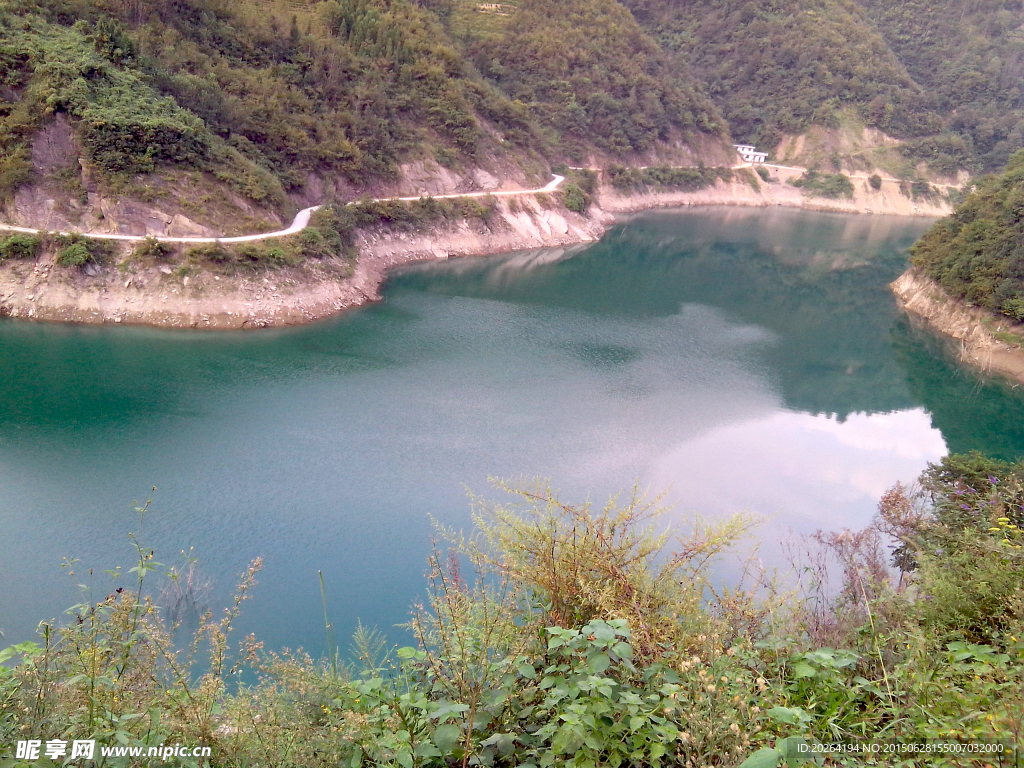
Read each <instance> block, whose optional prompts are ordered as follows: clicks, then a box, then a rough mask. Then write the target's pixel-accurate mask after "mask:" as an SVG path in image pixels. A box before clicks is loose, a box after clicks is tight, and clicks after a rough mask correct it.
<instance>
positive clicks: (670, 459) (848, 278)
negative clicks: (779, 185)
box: [0, 209, 1024, 652]
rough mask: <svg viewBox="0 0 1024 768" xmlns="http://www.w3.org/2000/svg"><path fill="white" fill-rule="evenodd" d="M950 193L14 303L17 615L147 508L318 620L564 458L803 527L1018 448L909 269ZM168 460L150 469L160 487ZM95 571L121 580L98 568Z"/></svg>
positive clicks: (89, 561) (158, 471)
mask: <svg viewBox="0 0 1024 768" xmlns="http://www.w3.org/2000/svg"><path fill="white" fill-rule="evenodd" d="M926 225H927V222H919V221H912V220H907V219H895V218H886V217H867V216H864V217H856V216H854V217H844V216H838V215H826V214H812V213H804V212H799V211H780V210H742V209H706V210H694V211H687V212H683V213H659V214H651V215H645V216H642V217H639V218H637V219H635V220H633V221H632V222H630V223H628V224H625V225H623V226H620V227H618V228H617V229H615V230H613V231H612V232H610V233H609V234H608V236H607V237H606V238H605V239H604V240H602V241H601V242H600V243H598V244H596V245H593V246H591V247H589V248H580V249H576V250H573V251H570V252H563V251H557V250H546V251H538V252H535V253H528V254H514V255H510V256H501V257H492V258H487V259H464V260H458V261H451V262H438V263H432V264H428V265H422V266H419V267H415V268H411V269H409V270H406V271H404V272H403V273H401V274H398V275H396V276H394V278H393V279H392V280H391V281H390V283H389V285H388V287H387V290H386V301H385V302H383V303H381V304H378V305H375V306H372V307H367V308H364V309H360V310H358V311H354V312H350V313H348V314H346V315H344V316H342V317H339V318H336V319H333V320H331V321H328V322H324V323H320V324H317V325H314V326H309V327H305V328H297V329H290V330H282V331H268V332H258V333H178V332H166V331H155V330H149V329H143V328H82V327H73V326H57V325H34V324H27V323H20V322H14V321H3V322H0V491H2V493H0V628H2V629H3V630H4V631H5V633H6V637H5V638H4V641H5V642H17V641H19V640H22V639H25V638H27V637H28V636H29V635H30V634H31V632H32V630H33V627H34V626H35V624H36V623H37V622H38V621H39V620H41V619H44V618H49V617H51V616H54V615H56V614H58V613H59V612H60V611H61V610H62V608H64V607H66V606H68V605H71V604H72V603H73V602H75V601H76V600H77V599H78V596H77V594H76V591H75V589H74V588H73V585H72V583H71V580H70V579H69V578H67V577H66V576H65V575H63V574H62V573H61V568H60V563H61V559H62V558H63V557H75V558H78V559H79V560H80V562H79V564H78V566H76V572H77V575H78V576H79V577H80V578H81V577H82V576H83V574H86V573H87V569H88V567H89V566H93V567H95V569H96V573H97V574H99V573H100V572H101V570H102V569H105V568H111V567H113V566H115V565H119V564H120V565H125V566H130V565H131V554H130V550H129V547H128V544H127V540H126V534H127V533H128V532H129V531H132V530H137V529H138V527H139V526H138V520H137V517H136V516H134V515H133V514H132V513H131V508H132V503H133V501H135V500H140V501H141V500H144V499H146V498H148V497H150V496H152V497H154V498H155V503H154V505H153V512H152V513H151V514H150V515H149V516H148V517H147V518H146V520H145V523H144V526H143V529H142V537H143V538H144V540H146V541H147V542H149V543H150V544H151V545H152V546H153V547H155V548H156V550H157V553H158V559H160V560H162V561H163V562H167V563H170V562H173V561H174V559H175V557H176V556H177V554H178V553H179V552H180V551H181V550H188V549H189V548H192V547H194V549H195V554H196V555H197V556H198V558H199V561H200V568H201V572H202V574H203V575H204V577H205V578H207V579H208V580H209V581H210V583H211V585H212V591H211V595H210V601H211V603H212V604H214V605H216V604H218V603H219V602H220V601H221V600H223V598H224V597H225V595H226V594H227V593H228V592H229V590H230V588H231V585H232V584H233V582H234V579H235V577H236V575H237V574H238V573H240V572H241V571H242V570H243V569H244V568H245V566H246V564H247V562H248V561H249V559H251V558H253V557H256V556H261V557H263V558H264V563H265V567H264V571H263V573H262V574H261V577H260V582H261V583H260V586H259V587H258V588H257V590H256V593H255V594H256V597H255V598H254V600H253V601H251V602H250V603H247V604H246V613H245V619H244V621H243V625H242V627H241V630H242V631H243V632H247V631H256V632H257V633H258V634H259V635H260V637H261V638H262V639H264V640H265V641H266V642H267V645H268V646H269V647H282V646H290V647H295V646H299V645H301V646H305V647H307V648H309V649H310V650H312V651H314V652H319V651H320V650H322V647H323V639H322V638H323V630H322V618H321V613H320V592H319V586H318V581H317V570H318V569H320V570H323V573H324V578H325V581H326V584H327V592H328V599H329V602H330V610H331V613H332V615H333V617H334V619H335V623H336V625H337V628H338V632H339V634H340V635H344V634H345V633H346V632H347V631H348V630H349V629H351V627H352V626H354V623H355V619H356V617H359V618H361V619H362V621H363V622H364V623H367V624H375V625H378V626H380V627H381V628H384V629H389V628H391V627H392V626H393V625H394V624H396V623H398V622H401V621H402V620H404V617H405V615H406V611H407V608H408V606H409V605H410V603H411V602H413V601H414V600H416V599H417V598H418V597H419V596H420V595H421V593H422V583H423V581H422V575H423V571H424V569H425V557H426V554H427V552H428V549H429V537H430V531H431V524H430V520H429V517H430V516H431V515H432V516H434V517H435V518H437V519H438V520H440V521H442V522H445V523H447V524H450V525H455V526H463V525H465V524H466V523H467V522H468V518H469V510H468V504H467V501H466V496H465V487H466V486H468V487H470V488H472V489H473V490H477V491H481V490H486V484H487V478H488V477H489V476H514V475H528V476H534V475H545V476H548V477H551V478H552V479H553V481H554V483H555V485H556V486H558V487H560V488H562V489H563V490H564V491H565V492H566V494H567V495H568V496H572V497H575V498H581V497H584V496H587V495H588V494H589V495H590V496H592V497H593V498H595V499H597V500H603V498H604V497H605V496H606V495H607V494H608V493H610V492H613V491H614V490H616V489H618V488H621V487H623V486H626V485H629V484H631V483H632V482H633V481H634V480H635V479H639V480H640V481H641V483H644V484H650V485H651V486H652V487H653V488H656V489H658V490H661V489H665V488H669V489H670V490H669V498H670V500H671V501H672V502H673V503H675V505H676V506H675V508H674V511H673V513H672V516H673V519H675V520H677V522H679V521H682V520H684V519H685V518H687V516H689V515H691V514H692V513H700V514H704V515H709V516H721V515H726V514H730V513H733V512H736V511H742V510H744V509H750V510H752V511H755V512H758V513H762V514H764V515H766V516H767V518H768V519H767V522H766V523H765V525H764V526H763V528H762V529H761V534H760V536H761V537H762V539H763V541H764V544H763V549H762V552H763V554H764V557H765V558H767V559H772V558H778V548H777V546H776V544H775V542H776V541H777V540H778V538H779V537H780V536H784V535H788V534H787V532H788V531H790V530H792V531H794V532H797V533H799V532H807V531H812V530H814V529H815V528H817V527H821V526H824V527H840V526H843V525H850V526H858V525H863V524H864V523H866V522H867V520H869V519H870V517H871V515H872V514H873V511H874V505H875V502H876V500H877V498H878V496H879V495H880V494H881V492H882V491H884V490H885V489H886V488H887V487H888V486H889V485H891V484H892V483H894V482H896V481H897V480H904V481H906V480H911V479H913V478H914V477H915V476H916V475H917V474H918V472H919V471H920V470H921V469H922V468H923V467H924V466H925V464H926V463H927V462H928V461H929V460H934V459H936V458H938V457H939V456H941V455H942V453H943V452H944V451H945V450H946V446H947V445H948V446H949V447H950V448H951V449H955V450H968V449H972V448H979V449H982V450H988V451H990V452H994V453H997V454H999V455H1002V456H1015V455H1018V454H1020V453H1021V452H1024V429H1022V426H1021V425H1024V419H1022V418H1021V417H1022V415H1024V398H1022V396H1021V395H1020V394H1019V392H1018V391H1017V390H1014V389H1012V388H1010V387H1007V386H1005V385H1002V384H999V383H992V382H987V383H986V382H983V381H981V380H979V379H978V378H976V377H975V376H974V375H973V374H971V373H969V372H965V371H963V370H960V369H958V368H957V367H955V366H954V365H952V364H951V363H950V362H949V360H948V358H947V357H946V356H945V355H944V353H943V351H942V349H941V346H940V345H939V344H938V343H936V342H935V341H934V340H932V339H930V338H929V337H927V336H925V335H922V334H919V333H917V332H915V331H913V330H912V329H911V328H910V327H909V326H908V325H907V324H906V323H905V322H903V321H901V320H900V318H899V316H898V314H897V312H896V309H895V307H894V304H893V301H892V299H891V296H890V295H889V293H888V290H887V289H886V283H887V282H888V281H890V280H891V279H893V278H894V277H895V276H896V275H897V274H899V272H900V271H901V270H902V268H903V264H904V261H905V258H906V248H907V247H908V246H909V245H910V243H912V242H913V240H914V239H915V238H916V237H917V236H918V235H919V234H920V233H921V232H922V231H923V229H924V228H925V226H926ZM152 486H156V487H157V489H158V490H157V491H156V493H155V494H154V493H153V492H152V491H151V490H150V489H151V488H152ZM93 578H94V581H95V582H96V587H95V588H96V590H97V592H100V591H102V590H106V589H107V588H108V582H107V581H106V577H105V576H99V575H97V576H95V577H93Z"/></svg>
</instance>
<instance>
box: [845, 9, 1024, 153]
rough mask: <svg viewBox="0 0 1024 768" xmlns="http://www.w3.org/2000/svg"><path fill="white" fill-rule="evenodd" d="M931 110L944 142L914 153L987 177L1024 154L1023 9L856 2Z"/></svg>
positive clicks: (920, 144)
mask: <svg viewBox="0 0 1024 768" xmlns="http://www.w3.org/2000/svg"><path fill="white" fill-rule="evenodd" d="M858 2H859V3H860V5H861V6H862V7H863V8H864V9H865V11H866V12H867V14H868V17H869V18H870V19H871V21H872V22H873V23H874V24H875V25H876V26H877V28H878V29H879V30H880V32H881V33H882V34H883V35H884V37H885V39H886V42H887V43H888V44H889V46H890V48H891V49H892V50H893V52H894V53H895V54H896V56H897V57H898V58H899V60H900V61H901V62H902V64H903V65H904V66H905V67H906V68H907V72H908V73H909V74H910V76H911V77H913V78H914V81H915V82H917V83H918V84H920V85H921V87H922V88H924V89H925V93H926V94H927V96H928V98H929V100H930V104H931V105H932V109H934V110H936V111H938V112H939V113H940V114H942V115H943V116H944V119H945V122H944V127H945V129H946V133H945V135H943V136H942V137H941V138H940V139H932V140H924V141H920V142H918V143H917V145H916V147H915V149H916V150H917V153H918V154H919V155H921V156H923V157H937V156H940V155H945V156H946V157H947V158H949V159H950V160H953V161H956V162H958V163H962V164H970V163H971V162H972V161H973V162H974V163H976V165H977V166H978V167H980V168H981V169H984V170H987V171H995V170H998V169H1000V168H1002V167H1003V165H1005V164H1006V162H1007V160H1008V159H1009V157H1010V155H1011V154H1012V153H1013V152H1014V151H1015V150H1017V149H1020V148H1021V147H1022V146H1024V2H1021V0H945V2H925V1H924V0H858Z"/></svg>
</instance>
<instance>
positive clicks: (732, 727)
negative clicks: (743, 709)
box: [729, 723, 740, 736]
mask: <svg viewBox="0 0 1024 768" xmlns="http://www.w3.org/2000/svg"><path fill="white" fill-rule="evenodd" d="M729 730H730V731H732V732H733V734H735V735H736V736H739V735H740V727H739V726H738V725H737V724H736V723H730V724H729Z"/></svg>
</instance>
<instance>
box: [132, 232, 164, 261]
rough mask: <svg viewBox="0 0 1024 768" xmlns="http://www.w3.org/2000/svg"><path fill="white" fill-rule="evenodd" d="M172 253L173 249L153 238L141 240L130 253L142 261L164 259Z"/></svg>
mask: <svg viewBox="0 0 1024 768" xmlns="http://www.w3.org/2000/svg"><path fill="white" fill-rule="evenodd" d="M172 253H174V248H172V247H171V246H170V245H169V244H168V243H164V242H162V241H160V240H157V239H156V238H155V237H147V238H146V239H145V240H142V241H141V242H140V243H139V244H138V245H136V246H135V249H134V250H133V251H132V254H133V255H134V256H136V257H137V258H143V259H147V258H148V259H166V258H167V257H168V256H170V255H171V254H172Z"/></svg>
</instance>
